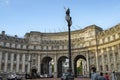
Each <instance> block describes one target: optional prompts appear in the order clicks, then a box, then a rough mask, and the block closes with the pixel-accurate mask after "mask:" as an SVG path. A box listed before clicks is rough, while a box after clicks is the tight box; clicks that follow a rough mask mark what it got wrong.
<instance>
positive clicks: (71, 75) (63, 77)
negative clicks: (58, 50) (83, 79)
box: [61, 72, 74, 80]
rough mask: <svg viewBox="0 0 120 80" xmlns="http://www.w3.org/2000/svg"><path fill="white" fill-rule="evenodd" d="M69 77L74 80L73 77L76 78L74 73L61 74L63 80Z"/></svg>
mask: <svg viewBox="0 0 120 80" xmlns="http://www.w3.org/2000/svg"><path fill="white" fill-rule="evenodd" d="M68 78H71V80H74V79H72V78H74V75H73V74H69V73H68V72H66V73H63V74H62V76H61V80H68Z"/></svg>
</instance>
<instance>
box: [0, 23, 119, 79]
mask: <svg viewBox="0 0 120 80" xmlns="http://www.w3.org/2000/svg"><path fill="white" fill-rule="evenodd" d="M71 55H72V56H71V57H72V70H73V73H74V74H75V75H76V76H77V66H76V65H77V61H78V60H79V59H82V60H83V62H84V65H82V67H83V72H82V74H83V75H86V76H88V75H89V74H88V73H90V71H91V68H93V67H95V68H96V69H97V71H102V72H108V73H111V72H112V71H116V72H120V24H117V25H115V26H113V27H111V28H109V29H107V30H103V29H102V28H101V27H98V26H96V25H90V26H87V27H85V28H84V29H80V30H75V31H71ZM67 58H68V32H67V31H66V32H56V33H41V32H37V31H31V32H29V33H26V34H25V35H24V38H19V37H18V36H17V35H15V36H10V35H9V34H6V33H5V31H2V32H1V33H0V73H2V72H4V73H5V72H6V73H8V72H16V73H20V74H24V73H29V72H31V71H36V72H37V73H39V74H41V75H42V74H53V75H54V77H60V76H61V74H62V73H63V71H65V70H64V69H65V68H66V67H65V66H63V63H64V62H65V61H66V63H65V64H64V65H67ZM63 67H64V68H63Z"/></svg>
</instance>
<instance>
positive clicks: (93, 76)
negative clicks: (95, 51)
mask: <svg viewBox="0 0 120 80" xmlns="http://www.w3.org/2000/svg"><path fill="white" fill-rule="evenodd" d="M98 76H99V74H98V73H97V72H96V68H93V73H92V74H91V80H97V78H98Z"/></svg>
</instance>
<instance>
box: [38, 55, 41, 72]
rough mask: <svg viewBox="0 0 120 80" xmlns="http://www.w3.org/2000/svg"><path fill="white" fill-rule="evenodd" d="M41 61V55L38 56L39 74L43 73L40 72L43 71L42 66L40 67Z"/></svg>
mask: <svg viewBox="0 0 120 80" xmlns="http://www.w3.org/2000/svg"><path fill="white" fill-rule="evenodd" d="M40 60H41V59H40V55H39V54H38V72H39V73H41V71H40V70H41V66H40V64H41V62H40Z"/></svg>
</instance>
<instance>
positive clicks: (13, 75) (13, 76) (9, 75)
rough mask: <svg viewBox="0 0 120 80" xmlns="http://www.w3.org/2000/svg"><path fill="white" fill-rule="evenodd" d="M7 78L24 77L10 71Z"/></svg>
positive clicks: (13, 79)
mask: <svg viewBox="0 0 120 80" xmlns="http://www.w3.org/2000/svg"><path fill="white" fill-rule="evenodd" d="M7 80H22V77H21V76H20V75H18V74H16V73H9V74H8V77H7Z"/></svg>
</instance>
